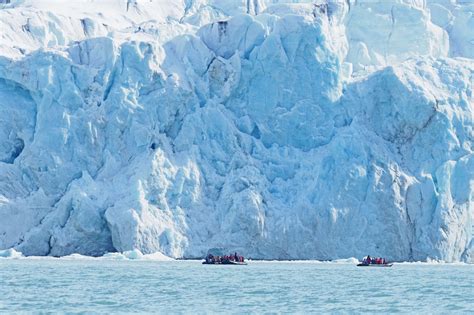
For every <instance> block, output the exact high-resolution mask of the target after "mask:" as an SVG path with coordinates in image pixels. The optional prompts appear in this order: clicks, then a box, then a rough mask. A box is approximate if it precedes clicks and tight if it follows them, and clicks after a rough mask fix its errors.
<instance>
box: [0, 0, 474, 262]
mask: <svg viewBox="0 0 474 315" xmlns="http://www.w3.org/2000/svg"><path fill="white" fill-rule="evenodd" d="M289 2H290V1H256V0H255V1H254V0H251V1H204V0H196V1H193V0H191V1H176V2H170V1H164V0H159V1H155V0H154V1H103V2H99V1H89V2H87V4H88V6H85V5H82V6H80V5H78V4H71V6H70V7H68V6H61V7H58V6H54V5H53V4H54V1H51V0H49V1H46V0H42V1H37V2H30V1H22V2H18V1H17V2H15V1H12V3H10V4H3V5H1V4H0V6H3V7H1V9H0V24H1V25H0V26H1V27H2V29H4V30H6V31H5V32H3V33H1V34H0V39H1V40H0V113H1V115H0V122H1V123H0V218H1V219H0V248H11V247H14V248H16V249H17V250H19V251H21V252H23V253H24V254H26V255H55V256H62V255H68V254H71V253H81V254H86V255H102V254H104V253H106V252H111V251H128V250H133V249H139V250H140V251H141V252H143V253H152V252H156V251H160V252H162V253H164V254H166V255H169V256H172V257H200V256H202V255H203V254H204V253H205V252H206V251H207V249H208V248H212V247H223V248H228V249H229V250H238V251H239V252H241V253H243V254H245V255H246V256H251V257H256V258H272V259H273V258H280V259H290V258H291V259H295V258H300V259H306V258H312V259H336V258H344V257H354V256H356V257H358V256H364V255H366V254H367V253H371V254H373V255H383V256H386V257H388V258H389V259H395V260H410V259H414V260H424V259H427V258H432V259H442V260H446V261H457V260H466V261H472V259H473V257H474V253H473V250H474V248H473V245H474V244H473V241H472V226H473V218H474V203H473V192H474V165H473V163H474V162H473V161H474V158H473V136H474V129H473V106H474V105H473V85H474V82H473V78H474V64H473V61H472V59H471V58H472V56H471V55H470V52H471V51H473V50H471V49H470V48H471V46H470V45H472V43H471V42H470V36H471V35H472V34H471V33H472V32H469V25H470V23H471V22H472V10H473V7H472V5H470V4H460V3H455V2H452V1H451V2H450V1H448V2H446V1H437V2H436V3H435V2H433V3H426V2H424V1H389V2H387V1H384V2H383V3H379V2H374V1H329V3H326V2H324V1H291V2H293V3H289ZM295 2H299V3H295ZM448 13H449V14H448ZM469 14H471V15H469ZM231 16H233V17H231ZM206 23H208V24H206ZM20 30H21V31H20ZM458 57H463V58H458Z"/></svg>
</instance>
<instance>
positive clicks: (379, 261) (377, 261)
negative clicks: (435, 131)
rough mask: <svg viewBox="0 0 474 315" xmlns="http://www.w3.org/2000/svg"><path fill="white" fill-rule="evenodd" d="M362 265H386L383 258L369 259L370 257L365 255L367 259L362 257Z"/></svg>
mask: <svg viewBox="0 0 474 315" xmlns="http://www.w3.org/2000/svg"><path fill="white" fill-rule="evenodd" d="M362 263H363V264H366V265H370V264H372V265H383V264H386V263H387V261H386V260H385V258H382V257H374V258H371V257H370V255H367V257H364V259H363V260H362Z"/></svg>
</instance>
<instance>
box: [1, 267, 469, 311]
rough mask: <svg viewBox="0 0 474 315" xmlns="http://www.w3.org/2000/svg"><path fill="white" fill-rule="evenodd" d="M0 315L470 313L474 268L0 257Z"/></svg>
mask: <svg viewBox="0 0 474 315" xmlns="http://www.w3.org/2000/svg"><path fill="white" fill-rule="evenodd" d="M0 281H1V282H0V312H1V313H15V312H23V311H26V312H33V313H36V312H71V313H75V312H92V313H120V312H123V313H132V312H133V313H171V312H173V313H198V314H201V313H221V312H230V313H249V312H251V313H318V312H349V313H366V312H379V313H387V312H403V313H448V312H450V313H451V312H455V313H471V314H472V312H474V266H473V265H449V264H439V265H436V264H434V265H429V264H398V265H397V264H396V265H394V266H393V267H392V268H360V267H356V266H355V265H353V264H337V263H318V262H250V263H249V265H248V266H206V265H201V263H200V262H198V261H172V262H160V261H128V260H123V261H114V260H111V261H104V260H95V259H85V260H65V259H19V260H15V259H0Z"/></svg>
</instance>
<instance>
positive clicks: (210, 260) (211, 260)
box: [206, 253, 244, 264]
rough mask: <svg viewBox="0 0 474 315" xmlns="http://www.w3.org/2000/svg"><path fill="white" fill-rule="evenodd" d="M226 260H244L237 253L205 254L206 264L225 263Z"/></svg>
mask: <svg viewBox="0 0 474 315" xmlns="http://www.w3.org/2000/svg"><path fill="white" fill-rule="evenodd" d="M228 262H241V263H243V262H244V256H239V255H237V253H234V254H230V255H223V256H214V255H212V254H209V255H207V256H206V263H208V264H216V263H217V264H219V263H220V264H225V263H228Z"/></svg>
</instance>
